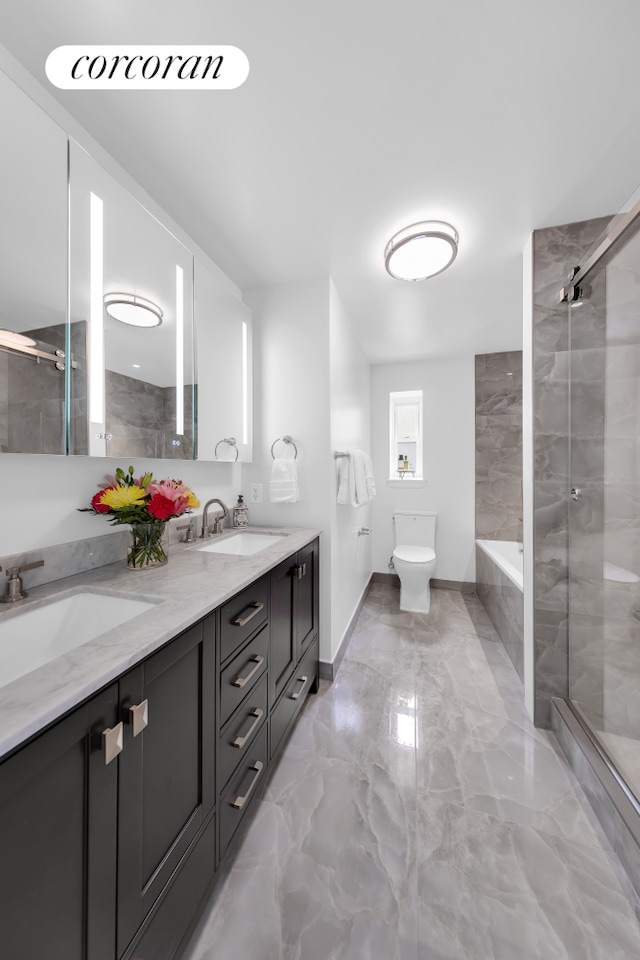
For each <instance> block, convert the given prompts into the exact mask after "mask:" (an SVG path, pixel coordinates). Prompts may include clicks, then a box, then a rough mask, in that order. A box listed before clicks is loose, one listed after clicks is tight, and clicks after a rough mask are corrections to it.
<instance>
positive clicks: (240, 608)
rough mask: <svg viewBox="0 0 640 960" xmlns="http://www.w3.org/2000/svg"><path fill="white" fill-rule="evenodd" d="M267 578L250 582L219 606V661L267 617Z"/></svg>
mask: <svg viewBox="0 0 640 960" xmlns="http://www.w3.org/2000/svg"><path fill="white" fill-rule="evenodd" d="M268 600H269V578H268V577H263V578H262V580H258V581H256V583H252V584H251V586H250V587H247V589H246V590H243V591H242V593H239V594H238V595H237V596H236V597H232V599H231V600H227V602H226V603H223V604H222V607H221V608H220V662H221V663H224V661H225V660H226V659H227V657H230V656H231V654H232V653H233V651H234V650H237V648H238V647H239V646H241V644H243V643H244V641H245V640H246V639H247V638H248V637H250V636H251V634H252V633H254V632H255V631H256V630H257V628H258V627H259V626H260V624H261V623H264V622H265V620H266V619H267V614H268V611H269V607H268Z"/></svg>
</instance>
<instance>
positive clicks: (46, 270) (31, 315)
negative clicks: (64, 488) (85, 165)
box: [0, 72, 67, 453]
mask: <svg viewBox="0 0 640 960" xmlns="http://www.w3.org/2000/svg"><path fill="white" fill-rule="evenodd" d="M0 118H1V121H2V138H3V142H4V148H3V149H2V150H1V151H0V223H1V225H2V226H1V229H2V235H3V237H4V243H3V245H2V257H0V290H2V306H1V308H0V309H1V315H0V451H2V452H3V453H65V452H66V442H65V421H64V401H65V364H66V357H65V353H66V351H67V343H66V333H67V330H66V315H67V303H66V300H67V293H66V290H67V137H66V134H65V132H64V131H63V130H62V129H61V128H60V127H59V126H58V125H57V124H55V123H54V122H53V120H51V119H50V118H49V117H48V116H47V114H46V113H44V111H43V110H41V109H40V108H39V107H38V106H36V104H35V103H34V102H33V101H32V100H31V99H30V98H29V97H28V96H27V95H26V94H25V93H23V92H22V90H20V88H19V87H17V86H16V84H14V83H13V81H12V80H10V79H9V78H8V77H7V76H6V75H5V74H4V73H2V72H0Z"/></svg>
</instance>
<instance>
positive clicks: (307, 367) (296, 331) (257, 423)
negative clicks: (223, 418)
mask: <svg viewBox="0 0 640 960" xmlns="http://www.w3.org/2000/svg"><path fill="white" fill-rule="evenodd" d="M244 299H245V302H246V303H247V304H248V305H249V307H250V308H251V310H252V313H253V371H254V404H253V418H254V419H253V462H252V463H249V464H244V465H243V467H242V485H243V490H242V492H243V494H244V495H245V497H246V499H247V503H249V493H250V487H251V484H252V483H262V484H263V490H264V502H263V503H262V504H253V503H249V519H250V522H251V523H259V524H279V525H283V526H300V527H320V528H321V529H322V530H323V531H325V537H323V538H321V541H320V658H321V659H322V660H325V661H326V660H330V658H331V552H330V544H329V540H330V538H329V530H330V511H329V504H330V490H331V488H332V484H333V469H334V467H333V459H332V455H331V450H330V430H329V279H328V278H323V279H320V280H309V281H306V282H303V283H294V284H277V285H273V286H268V287H259V288H256V289H254V290H249V291H247V292H246V294H245V297H244ZM284 434H288V435H290V436H291V437H293V439H294V441H295V444H296V446H297V448H298V459H297V465H298V485H299V489H300V500H299V502H298V503H270V502H269V479H270V476H271V466H272V463H273V460H272V457H271V445H272V443H273V441H274V440H275V439H276V438H277V437H282V436H283V435H284ZM275 452H276V453H277V454H279V455H280V456H289V455H290V454H291V453H292V450H291V448H290V447H289V448H288V447H287V446H286V445H285V444H283V443H279V444H277V446H276V449H275Z"/></svg>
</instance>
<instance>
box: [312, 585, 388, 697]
mask: <svg viewBox="0 0 640 960" xmlns="http://www.w3.org/2000/svg"><path fill="white" fill-rule="evenodd" d="M373 576H374V575H372V576H371V577H370V578H369V580H368V581H367V583H366V584H365V587H364V589H363V591H362V593H361V594H360V599H359V600H358V603H357V605H356V608H355V610H354V611H353V614H352V617H351V620H350V621H349V625H348V627H347V629H346V630H345V632H344V636H343V637H342V640H341V641H340V646H339V647H338V649H337V651H336V655H335V657H334V658H333V660H332V661H328V660H321V661H320V664H319V671H320V679H321V680H329V681H330V682H331V681H333V680H334V679H335V677H336V674H337V672H338V670H339V669H340V664H341V663H342V659H343V657H344V655H345V653H346V650H347V647H348V646H349V640H350V639H351V634H352V633H353V631H354V630H355V628H356V623H357V622H358V617H359V616H360V614H361V612H362V608H363V606H364V602H365V600H366V599H367V594H368V592H369V588H370V586H371V583H372V580H373Z"/></svg>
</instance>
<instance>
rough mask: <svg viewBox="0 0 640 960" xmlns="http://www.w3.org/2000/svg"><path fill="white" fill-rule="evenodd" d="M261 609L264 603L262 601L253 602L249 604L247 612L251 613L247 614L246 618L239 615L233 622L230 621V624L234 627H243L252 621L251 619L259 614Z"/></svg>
mask: <svg viewBox="0 0 640 960" xmlns="http://www.w3.org/2000/svg"><path fill="white" fill-rule="evenodd" d="M263 607H264V603H263V602H262V600H254V601H253V603H250V604H249V606H248V607H247V610H251V613H248V614H247V616H246V617H243V616H242V615H241V614H240V615H239V616H237V617H236V618H235V620H232V621H231V623H232V624H233V626H234V627H244V626H245V625H246V624H247V623H249V620H253V618H254V617H255V616H257V615H258V614H259V613H260V611H261V610H262V608H263Z"/></svg>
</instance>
